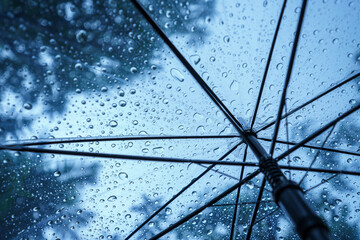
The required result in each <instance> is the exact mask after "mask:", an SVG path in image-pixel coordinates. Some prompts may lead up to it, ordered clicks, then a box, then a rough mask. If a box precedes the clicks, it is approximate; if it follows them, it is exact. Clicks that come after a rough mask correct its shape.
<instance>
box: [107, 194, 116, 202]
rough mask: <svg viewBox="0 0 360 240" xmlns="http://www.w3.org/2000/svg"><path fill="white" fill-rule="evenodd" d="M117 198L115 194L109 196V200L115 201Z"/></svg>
mask: <svg viewBox="0 0 360 240" xmlns="http://www.w3.org/2000/svg"><path fill="white" fill-rule="evenodd" d="M116 199H117V197H116V196H114V195H112V196H110V197H108V199H107V200H108V201H109V202H115V200H116Z"/></svg>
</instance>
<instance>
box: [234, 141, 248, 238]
mask: <svg viewBox="0 0 360 240" xmlns="http://www.w3.org/2000/svg"><path fill="white" fill-rule="evenodd" d="M247 150H248V146H247V145H246V147H245V152H244V157H243V162H246V158H247ZM244 170H245V169H244V167H242V168H241V171H240V179H239V181H241V179H243V177H244ZM240 191H241V186H240V187H238V189H237V193H236V202H235V207H234V214H233V218H232V222H231V231H230V240H232V239H234V238H235V236H236V223H237V212H238V204H239V199H240Z"/></svg>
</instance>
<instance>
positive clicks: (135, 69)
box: [130, 67, 138, 73]
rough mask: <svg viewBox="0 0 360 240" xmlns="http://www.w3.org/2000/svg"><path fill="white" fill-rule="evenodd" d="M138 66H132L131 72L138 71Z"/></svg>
mask: <svg viewBox="0 0 360 240" xmlns="http://www.w3.org/2000/svg"><path fill="white" fill-rule="evenodd" d="M137 71H138V70H137V68H136V67H132V68H130V72H132V73H137Z"/></svg>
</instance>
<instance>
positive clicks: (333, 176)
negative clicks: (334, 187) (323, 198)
mask: <svg viewBox="0 0 360 240" xmlns="http://www.w3.org/2000/svg"><path fill="white" fill-rule="evenodd" d="M338 175H339V174H338V173H336V174H334V175H332V176H331V177H329V178H327V179H325V180H324V181H322V182H321V183H318V184H316V185H315V186H312V187H311V188H309V189H306V190H304V192H305V193H306V192H309V191H311V190H313V189H315V188H317V187H320V186H321V185H323V184H324V183H327V182H328V181H330V180H331V179H333V178H335V177H336V176H338Z"/></svg>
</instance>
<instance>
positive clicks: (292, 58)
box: [270, 0, 307, 156]
mask: <svg viewBox="0 0 360 240" xmlns="http://www.w3.org/2000/svg"><path fill="white" fill-rule="evenodd" d="M306 4H307V0H303V2H302V7H301V12H300V16H299V20H298V24H297V28H296V33H295V38H294V45H293V47H292V50H291V55H290V60H289V66H288V70H287V72H286V77H285V83H284V87H283V91H282V94H281V99H280V104H279V108H278V112H277V116H276V121H275V127H274V133H273V139H272V141H271V146H270V155H271V156H273V154H274V150H275V145H276V139H277V136H278V134H279V127H280V122H281V116H282V112H283V109H284V104H285V101H286V93H287V89H288V87H289V83H290V78H291V74H292V69H293V67H294V62H295V56H296V50H297V46H298V44H299V38H300V32H301V27H302V24H303V21H304V16H305V9H306Z"/></svg>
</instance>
